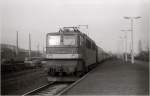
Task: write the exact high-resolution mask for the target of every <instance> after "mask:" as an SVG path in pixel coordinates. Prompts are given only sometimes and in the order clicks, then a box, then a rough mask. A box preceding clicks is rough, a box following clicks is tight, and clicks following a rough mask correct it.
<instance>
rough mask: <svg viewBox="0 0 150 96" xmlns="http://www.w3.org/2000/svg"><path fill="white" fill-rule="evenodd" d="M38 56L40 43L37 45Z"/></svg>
mask: <svg viewBox="0 0 150 96" xmlns="http://www.w3.org/2000/svg"><path fill="white" fill-rule="evenodd" d="M37 56H39V43H38V45H37Z"/></svg>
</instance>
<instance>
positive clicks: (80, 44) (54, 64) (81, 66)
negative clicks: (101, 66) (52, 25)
mask: <svg viewBox="0 0 150 96" xmlns="http://www.w3.org/2000/svg"><path fill="white" fill-rule="evenodd" d="M97 51H98V47H97V46H96V44H95V42H94V41H93V40H92V39H91V38H89V37H88V36H87V35H86V34H84V33H82V32H80V31H79V30H78V28H77V27H63V28H61V29H60V30H59V32H53V33H48V34H47V36H46V58H47V63H46V66H45V70H46V72H47V73H48V75H49V77H51V79H49V80H50V81H53V79H52V78H54V77H55V79H56V78H61V79H62V78H67V76H74V77H80V76H82V75H84V74H85V73H86V72H87V71H88V70H89V69H90V68H91V65H93V64H96V62H98V56H97V54H98V52H97Z"/></svg>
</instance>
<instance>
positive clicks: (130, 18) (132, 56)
mask: <svg viewBox="0 0 150 96" xmlns="http://www.w3.org/2000/svg"><path fill="white" fill-rule="evenodd" d="M139 18H141V17H139V16H138V17H124V19H129V20H130V21H131V63H132V64H134V48H133V47H134V46H133V20H134V19H139Z"/></svg>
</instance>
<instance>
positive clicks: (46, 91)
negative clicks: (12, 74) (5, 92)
mask: <svg viewBox="0 0 150 96" xmlns="http://www.w3.org/2000/svg"><path fill="white" fill-rule="evenodd" d="M71 83H72V82H65V83H64V82H50V83H48V84H46V85H43V86H41V87H39V88H36V89H34V90H32V91H29V92H27V93H25V94H23V95H22V96H27V95H48V96H49V95H56V94H58V93H59V92H61V90H63V89H64V88H66V87H67V86H69V85H70V84H71Z"/></svg>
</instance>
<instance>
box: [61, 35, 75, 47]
mask: <svg viewBox="0 0 150 96" xmlns="http://www.w3.org/2000/svg"><path fill="white" fill-rule="evenodd" d="M63 45H76V36H74V35H64V36H63Z"/></svg>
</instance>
